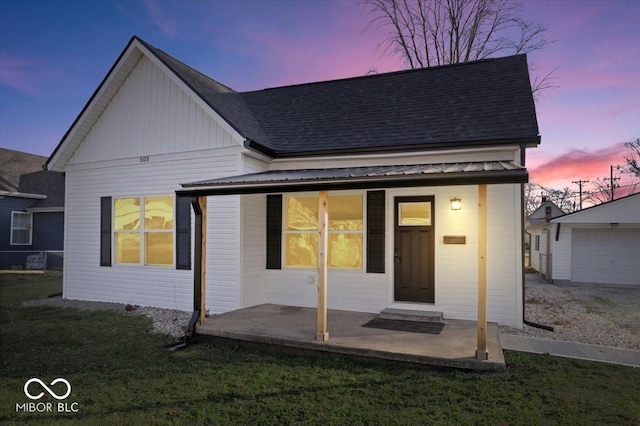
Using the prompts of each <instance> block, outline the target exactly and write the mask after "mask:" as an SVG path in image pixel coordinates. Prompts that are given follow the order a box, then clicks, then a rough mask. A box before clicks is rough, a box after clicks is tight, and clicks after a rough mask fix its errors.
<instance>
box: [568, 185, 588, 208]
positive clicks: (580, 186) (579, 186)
mask: <svg viewBox="0 0 640 426" xmlns="http://www.w3.org/2000/svg"><path fill="white" fill-rule="evenodd" d="M571 183H575V184H576V185H578V188H580V210H582V185H583V184H585V183H589V181H588V180H582V179H581V180H572V181H571Z"/></svg>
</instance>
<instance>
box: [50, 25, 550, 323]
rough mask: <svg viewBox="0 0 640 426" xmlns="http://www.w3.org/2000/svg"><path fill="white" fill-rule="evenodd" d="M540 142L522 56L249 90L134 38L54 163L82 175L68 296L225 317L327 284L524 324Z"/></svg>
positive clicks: (329, 289) (333, 302)
mask: <svg viewBox="0 0 640 426" xmlns="http://www.w3.org/2000/svg"><path fill="white" fill-rule="evenodd" d="M539 143H540V136H539V135H538V127H537V121H536V114H535V108H534V102H533V98H532V94H531V87H530V82H529V75H528V66H527V60H526V56H524V55H518V56H511V57H505V58H500V59H487V60H481V61H476V62H470V63H466V64H459V65H450V66H441V67H434V68H427V69H420V70H410V71H402V72H394V73H388V74H378V75H370V76H363V77H357V78H348V79H342V80H335V81H325V82H318V83H309V84H300V85H293V86H286V87H279V88H272V89H265V90H258V91H252V92H236V91H234V90H232V89H230V88H229V87H227V86H224V85H222V84H220V83H218V82H216V81H214V80H212V79H210V78H209V77H207V76H205V75H203V74H201V73H199V72H198V71H196V70H194V69H192V68H190V67H188V66H187V65H185V64H183V63H182V62H179V61H178V60H176V59H174V58H173V57H171V56H169V55H167V54H166V53H164V52H163V51H161V50H158V49H156V48H154V47H153V46H151V45H149V44H148V43H146V42H144V41H143V40H141V39H139V38H137V37H133V38H132V39H131V41H130V42H129V44H128V45H127V46H126V48H125V49H124V51H123V52H122V54H121V55H120V57H119V58H118V59H117V61H116V63H115V64H114V65H113V67H112V68H111V70H110V71H109V73H108V74H107V76H106V77H105V78H104V80H103V81H102V83H101V84H100V86H99V87H98V88H97V90H96V91H95V93H94V94H93V96H92V97H91V99H90V100H89V102H88V103H87V105H86V106H85V107H84V109H83V110H82V111H81V112H80V114H79V116H78V118H77V119H76V121H75V122H74V123H73V125H72V126H71V128H70V129H69V131H68V132H67V134H66V135H65V136H64V138H63V139H62V141H61V142H60V144H59V146H58V147H57V148H56V150H55V151H54V152H53V154H52V155H51V157H50V158H49V160H48V161H47V168H48V170H53V171H64V172H65V173H66V196H67V205H66V209H67V210H66V214H67V217H66V221H67V222H66V239H65V244H66V247H65V253H66V258H65V276H64V291H63V295H64V297H65V298H68V299H86V300H101V301H112V302H124V303H133V304H138V305H153V306H159V307H163V308H174V309H175V308H177V309H182V310H199V311H200V313H201V314H204V311H205V310H206V311H208V312H209V313H211V314H217V313H222V312H228V311H232V310H236V309H241V308H246V307H250V306H255V305H259V304H265V303H275V304H281V305H292V306H306V307H315V306H318V307H319V308H320V306H321V305H320V303H321V302H319V300H320V298H321V297H324V296H319V290H321V292H322V291H323V290H326V294H327V298H328V299H327V300H328V307H329V308H333V309H343V310H353V311H363V312H379V311H381V310H383V309H385V308H387V307H401V308H408V309H421V310H430V311H441V312H442V313H443V314H444V317H445V318H459V319H470V320H476V319H477V318H478V317H479V316H480V315H481V313H482V312H485V310H486V313H487V316H488V319H489V321H495V322H498V323H500V324H505V325H510V326H514V327H521V326H522V285H523V267H522V266H523V265H522V262H523V254H522V246H523V233H524V232H523V231H524V224H523V223H522V218H523V216H524V215H523V207H522V206H523V203H522V197H523V188H522V186H523V183H524V182H526V181H527V180H528V173H527V170H526V168H525V167H524V158H525V150H526V148H529V147H535V146H537V145H538V144H539ZM183 185H184V186H183ZM327 191H328V199H329V204H328V205H329V213H328V282H327V284H326V287H322V286H323V285H324V284H320V283H324V279H323V276H324V275H323V274H319V273H318V269H317V265H318V260H317V259H318V247H319V245H318V235H319V234H318V233H319V231H320V230H319V223H322V221H321V220H320V219H321V218H320V219H319V216H322V215H319V212H320V211H322V205H321V204H320V203H319V198H318V197H319V196H324V195H326V193H327ZM479 205H480V207H478V206H479ZM192 206H193V208H194V209H195V210H194V211H191V207H192ZM194 212H195V213H194ZM205 243H206V244H205ZM320 247H322V244H320ZM485 250H486V255H485V254H484V251H485ZM194 259H195V260H194ZM203 266H204V267H203ZM321 269H322V268H321ZM204 272H206V274H204ZM485 282H486V283H487V287H488V289H487V290H486V293H487V295H488V297H487V299H488V301H487V304H486V308H485V307H484V306H483V305H482V304H479V302H478V294H479V288H480V289H482V288H484V287H483V286H484V283H485ZM322 303H324V302H322ZM319 310H320V309H319Z"/></svg>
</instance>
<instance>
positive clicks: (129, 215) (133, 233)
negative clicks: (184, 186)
mask: <svg viewBox="0 0 640 426" xmlns="http://www.w3.org/2000/svg"><path fill="white" fill-rule="evenodd" d="M173 210H174V209H173V196H171V195H164V196H154V197H131V198H116V199H115V200H114V214H113V216H114V220H113V225H114V226H113V228H114V241H115V255H116V263H120V264H144V265H154V266H172V265H173V228H174V225H173V221H174V220H173V217H174V213H173Z"/></svg>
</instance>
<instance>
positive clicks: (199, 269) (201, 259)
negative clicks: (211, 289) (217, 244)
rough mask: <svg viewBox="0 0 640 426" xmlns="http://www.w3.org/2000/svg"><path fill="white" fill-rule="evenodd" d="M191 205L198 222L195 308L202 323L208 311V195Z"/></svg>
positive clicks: (195, 255)
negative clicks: (206, 291)
mask: <svg viewBox="0 0 640 426" xmlns="http://www.w3.org/2000/svg"><path fill="white" fill-rule="evenodd" d="M191 205H192V207H193V212H194V213H195V222H196V223H195V232H194V233H195V242H194V246H195V247H194V249H195V253H194V258H193V269H194V270H193V310H194V311H199V316H198V324H200V325H202V324H204V320H205V313H206V303H205V288H206V282H207V280H206V276H205V275H206V271H207V267H206V259H207V197H202V196H200V197H193V198H192V199H191Z"/></svg>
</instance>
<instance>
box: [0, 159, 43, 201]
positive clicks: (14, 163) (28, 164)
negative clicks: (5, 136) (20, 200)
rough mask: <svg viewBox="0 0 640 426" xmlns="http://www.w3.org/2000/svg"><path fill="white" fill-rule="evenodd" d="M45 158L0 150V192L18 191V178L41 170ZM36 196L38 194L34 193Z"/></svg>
mask: <svg viewBox="0 0 640 426" xmlns="http://www.w3.org/2000/svg"><path fill="white" fill-rule="evenodd" d="M46 161H47V157H43V156H41V155H35V154H29V153H26V152H20V151H14V150H11V149H6V148H0V191H8V192H27V191H20V176H22V175H23V174H25V173H31V172H37V171H41V170H42V166H43V165H44V163H45V162H46ZM36 194H38V192H36Z"/></svg>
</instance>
